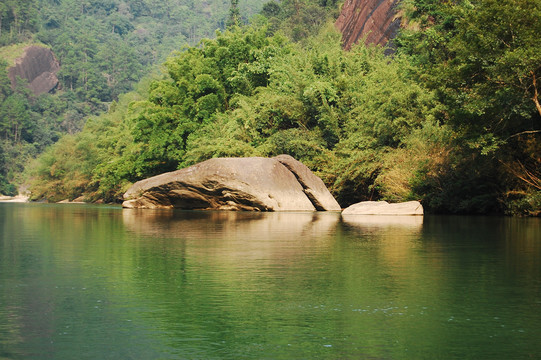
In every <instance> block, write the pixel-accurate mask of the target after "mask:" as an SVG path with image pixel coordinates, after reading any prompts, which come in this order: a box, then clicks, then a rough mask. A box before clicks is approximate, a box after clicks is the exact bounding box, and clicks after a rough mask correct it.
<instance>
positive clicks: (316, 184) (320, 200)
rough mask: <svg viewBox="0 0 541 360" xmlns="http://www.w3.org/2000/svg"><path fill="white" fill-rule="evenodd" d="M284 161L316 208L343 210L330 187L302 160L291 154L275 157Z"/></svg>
mask: <svg viewBox="0 0 541 360" xmlns="http://www.w3.org/2000/svg"><path fill="white" fill-rule="evenodd" d="M274 159H276V160H278V161H279V162H280V163H282V164H283V165H284V166H285V167H286V168H288V169H289V171H291V172H292V173H293V175H295V177H296V178H297V180H298V181H299V183H300V184H301V186H302V188H303V189H304V193H305V194H306V196H308V198H309V199H310V201H311V202H312V204H314V206H315V208H316V210H319V211H341V210H342V208H341V207H340V205H339V204H338V202H337V201H336V199H335V198H334V197H333V196H332V195H331V193H330V192H329V189H327V187H326V186H325V184H324V183H323V180H321V179H320V178H319V177H317V176H316V175H314V173H313V172H312V171H311V170H310V169H309V168H308V166H306V165H304V164H303V163H301V162H300V161H297V160H295V159H294V158H293V157H292V156H290V155H278V156H276V157H274Z"/></svg>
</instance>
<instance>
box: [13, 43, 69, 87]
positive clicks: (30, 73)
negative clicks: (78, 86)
mask: <svg viewBox="0 0 541 360" xmlns="http://www.w3.org/2000/svg"><path fill="white" fill-rule="evenodd" d="M58 70H60V65H59V64H58V60H56V58H55V56H54V54H53V52H52V51H51V50H50V49H47V48H44V47H40V46H29V47H28V48H26V50H25V52H24V55H23V56H22V57H20V58H18V59H17V60H15V65H14V66H12V67H10V68H9V69H8V76H9V79H10V80H11V85H12V86H13V87H14V86H15V85H16V81H17V77H20V78H22V79H26V80H28V86H29V87H30V89H31V90H32V92H33V93H34V95H39V94H43V93H46V92H49V91H51V90H52V89H54V88H55V87H56V86H57V85H58V78H57V77H56V73H57V72H58Z"/></svg>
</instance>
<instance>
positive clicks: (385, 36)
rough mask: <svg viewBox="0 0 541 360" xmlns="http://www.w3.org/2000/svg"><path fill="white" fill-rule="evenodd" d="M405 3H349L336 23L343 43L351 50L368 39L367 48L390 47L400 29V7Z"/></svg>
mask: <svg viewBox="0 0 541 360" xmlns="http://www.w3.org/2000/svg"><path fill="white" fill-rule="evenodd" d="M400 2H401V0H346V1H345V2H344V5H343V6H342V12H341V13H340V16H339V17H338V19H337V20H336V27H337V28H338V29H339V30H340V32H342V42H343V46H344V48H345V49H347V50H349V49H350V48H351V46H352V45H353V44H356V43H357V42H358V41H359V40H360V39H362V38H364V37H366V40H365V43H366V44H377V45H387V44H388V43H389V41H390V40H392V39H393V38H394V37H395V36H396V33H397V32H398V29H399V28H400V18H399V16H398V15H397V10H398V9H397V7H398V5H399V3H400Z"/></svg>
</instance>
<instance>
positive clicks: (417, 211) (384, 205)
mask: <svg viewBox="0 0 541 360" xmlns="http://www.w3.org/2000/svg"><path fill="white" fill-rule="evenodd" d="M423 214H424V211H423V206H422V205H421V203H420V202H418V201H408V202H404V203H397V204H389V203H388V202H387V201H363V202H360V203H357V204H353V205H351V206H350V207H348V208H346V209H344V211H342V215H423Z"/></svg>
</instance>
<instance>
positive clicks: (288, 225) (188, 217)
mask: <svg viewBox="0 0 541 360" xmlns="http://www.w3.org/2000/svg"><path fill="white" fill-rule="evenodd" d="M122 219H123V221H124V224H125V225H126V227H127V228H128V229H129V230H130V231H133V232H135V233H138V234H143V235H146V236H153V237H171V238H184V239H194V238H195V239H201V238H214V239H216V238H232V237H234V238H236V239H242V240H248V239H258V240H263V239H267V240H268V239H280V238H282V237H283V236H284V235H286V236H288V237H297V238H302V237H307V236H316V237H319V236H323V235H328V234H330V233H332V232H333V231H334V230H335V229H336V226H337V225H338V222H339V220H340V214H337V213H321V212H319V213H318V212H298V213H297V212H273V213H259V212H238V211H200V212H198V211H168V210H165V211H161V210H158V211H148V210H137V209H123V211H122Z"/></svg>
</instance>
